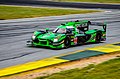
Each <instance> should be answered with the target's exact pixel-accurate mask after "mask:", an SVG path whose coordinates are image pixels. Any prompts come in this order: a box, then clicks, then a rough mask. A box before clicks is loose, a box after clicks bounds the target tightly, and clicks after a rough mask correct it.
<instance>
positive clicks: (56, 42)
mask: <svg viewBox="0 0 120 79" xmlns="http://www.w3.org/2000/svg"><path fill="white" fill-rule="evenodd" d="M95 26H97V27H98V28H94V27H95ZM106 26H107V25H106V23H97V22H91V21H88V20H82V21H79V20H76V21H71V22H66V23H64V24H61V25H60V26H58V27H57V28H56V29H55V30H54V31H49V29H46V31H35V32H34V34H33V36H32V38H31V40H30V41H27V45H30V46H46V47H50V48H68V47H70V46H72V45H80V44H85V43H91V42H101V41H105V40H106ZM91 27H93V28H92V29H91ZM99 27H101V28H99Z"/></svg>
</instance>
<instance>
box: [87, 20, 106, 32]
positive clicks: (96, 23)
mask: <svg viewBox="0 0 120 79" xmlns="http://www.w3.org/2000/svg"><path fill="white" fill-rule="evenodd" d="M89 24H90V25H96V26H102V27H103V29H104V30H105V32H106V27H107V24H106V23H99V22H89Z"/></svg>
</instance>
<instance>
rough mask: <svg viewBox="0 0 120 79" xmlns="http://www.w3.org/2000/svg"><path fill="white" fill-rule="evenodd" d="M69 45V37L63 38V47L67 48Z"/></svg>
mask: <svg viewBox="0 0 120 79" xmlns="http://www.w3.org/2000/svg"><path fill="white" fill-rule="evenodd" d="M70 45H71V44H70V38H68V37H67V38H65V40H64V47H65V48H68V47H70Z"/></svg>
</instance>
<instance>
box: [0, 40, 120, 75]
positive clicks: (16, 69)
mask: <svg viewBox="0 0 120 79" xmlns="http://www.w3.org/2000/svg"><path fill="white" fill-rule="evenodd" d="M86 51H87V53H86ZM117 51H120V43H119V42H118V43H114V44H106V45H104V46H95V47H93V48H87V49H85V50H78V51H75V52H70V53H69V54H64V55H59V56H55V57H50V58H46V59H43V60H38V61H34V62H28V63H25V64H20V65H15V66H11V67H7V68H3V69H0V77H3V76H7V75H12V74H17V73H22V72H26V71H30V70H35V69H38V68H44V67H48V66H51V65H56V64H60V63H65V62H70V61H73V60H78V59H82V58H89V57H93V56H99V55H103V54H108V53H113V52H117ZM85 53H86V54H85Z"/></svg>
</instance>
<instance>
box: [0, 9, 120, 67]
mask: <svg viewBox="0 0 120 79" xmlns="http://www.w3.org/2000/svg"><path fill="white" fill-rule="evenodd" d="M84 19H87V20H90V21H94V22H103V21H105V22H106V23H107V24H108V27H107V41H106V42H103V43H99V44H86V45H81V46H75V47H70V48H68V49H62V50H53V49H49V48H35V47H27V46H26V41H27V40H29V39H30V38H31V35H32V33H33V32H34V31H35V30H38V29H41V30H43V29H45V28H46V27H48V28H50V29H54V28H56V26H57V25H60V24H61V23H64V22H67V21H74V20H84ZM119 39H120V11H119V10H111V11H106V12H101V13H93V14H76V15H65V16H50V17H41V18H29V19H17V20H16V19H15V20H0V68H5V67H8V66H13V65H18V64H23V63H26V62H31V61H36V60H41V59H44V58H48V57H52V56H57V55H61V54H66V53H69V52H73V51H76V50H83V49H85V48H89V47H94V46H99V45H105V44H109V43H115V42H120V40H119Z"/></svg>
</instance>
